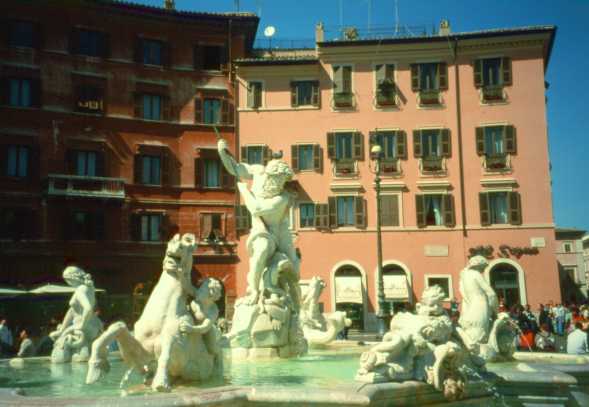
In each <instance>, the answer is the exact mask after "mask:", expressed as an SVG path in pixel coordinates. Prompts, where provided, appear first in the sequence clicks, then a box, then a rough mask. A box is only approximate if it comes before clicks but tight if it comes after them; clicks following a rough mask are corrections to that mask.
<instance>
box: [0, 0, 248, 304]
mask: <svg viewBox="0 0 589 407" xmlns="http://www.w3.org/2000/svg"><path fill="white" fill-rule="evenodd" d="M0 15H2V16H3V21H2V25H3V26H4V27H5V29H4V31H3V33H2V34H3V35H2V36H3V38H2V39H1V41H0V81H1V91H0V95H1V99H0V284H7V285H13V286H14V285H17V284H22V285H24V286H27V287H28V286H30V285H34V284H37V283H41V282H47V281H60V280H61V277H60V275H61V271H62V269H63V267H64V266H65V265H66V264H71V263H75V264H78V265H80V266H82V267H84V268H85V269H86V270H88V271H89V272H91V273H92V274H93V276H94V278H95V282H96V285H97V286H98V287H102V288H106V289H107V290H108V291H109V292H113V293H120V294H124V293H131V292H132V290H133V288H134V287H135V286H136V285H137V284H138V283H149V282H150V281H154V280H156V279H157V278H158V276H159V273H160V272H161V259H162V256H163V254H164V250H165V243H166V242H167V240H168V239H169V237H171V236H172V235H173V234H174V233H185V232H192V233H195V234H196V235H197V240H198V241H199V249H198V251H197V253H196V254H195V261H194V270H193V278H194V279H195V280H196V279H198V278H199V277H201V276H215V277H218V278H220V279H222V280H224V283H225V287H226V291H227V296H228V297H229V299H231V297H235V278H234V276H233V273H234V270H235V264H236V263H237V261H238V258H237V255H236V251H235V240H236V236H235V233H234V230H235V227H234V203H235V191H234V182H233V181H232V180H231V179H229V177H228V176H227V174H226V173H224V170H223V168H222V165H220V163H219V162H218V158H217V155H216V154H215V153H214V152H215V150H214V149H215V147H216V137H215V132H214V127H215V126H216V127H217V128H218V129H219V131H220V133H221V134H222V136H223V137H224V138H225V139H227V140H228V141H229V144H230V145H233V146H235V145H236V138H235V131H234V129H235V127H234V114H233V111H234V107H233V106H234V105H233V93H234V92H233V89H234V84H233V83H234V82H233V77H232V74H231V63H230V61H231V60H233V59H235V58H240V57H244V56H247V55H248V53H249V51H250V50H251V47H252V44H253V39H254V36H255V32H256V29H257V25H258V18H257V17H256V16H254V15H252V14H246V13H222V14H210V13H193V12H179V11H176V10H173V9H172V10H167V9H162V8H154V7H147V6H141V5H133V4H129V3H120V2H116V1H112V2H110V1H95V0H80V1H74V2H67V3H65V2H64V3H63V4H60V2H51V3H50V2H42V3H39V2H26V1H25V2H23V1H12V0H9V1H4V2H2V4H1V5H0Z"/></svg>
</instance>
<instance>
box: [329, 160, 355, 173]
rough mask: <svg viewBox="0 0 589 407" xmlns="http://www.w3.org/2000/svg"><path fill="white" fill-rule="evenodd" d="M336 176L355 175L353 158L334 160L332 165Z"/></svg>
mask: <svg viewBox="0 0 589 407" xmlns="http://www.w3.org/2000/svg"><path fill="white" fill-rule="evenodd" d="M333 169H334V174H335V176H336V177H338V176H339V177H346V176H352V175H355V174H356V172H357V169H356V161H355V160H350V159H347V160H336V161H335V162H334V165H333Z"/></svg>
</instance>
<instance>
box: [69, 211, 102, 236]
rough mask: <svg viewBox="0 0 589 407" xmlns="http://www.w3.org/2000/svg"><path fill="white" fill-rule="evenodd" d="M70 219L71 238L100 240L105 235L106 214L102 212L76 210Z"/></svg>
mask: <svg viewBox="0 0 589 407" xmlns="http://www.w3.org/2000/svg"><path fill="white" fill-rule="evenodd" d="M68 221H69V222H70V226H71V230H70V235H69V238H70V239H73V240H100V239H102V238H103V237H104V215H103V213H101V212H88V211H74V212H73V214H72V216H71V218H70V219H69V220H68Z"/></svg>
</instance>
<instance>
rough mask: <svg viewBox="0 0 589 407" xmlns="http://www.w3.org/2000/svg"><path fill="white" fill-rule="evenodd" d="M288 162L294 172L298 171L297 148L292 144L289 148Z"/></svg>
mask: <svg viewBox="0 0 589 407" xmlns="http://www.w3.org/2000/svg"><path fill="white" fill-rule="evenodd" d="M290 162H291V166H292V170H293V171H294V172H298V171H299V146H298V145H297V144H293V145H292V146H290Z"/></svg>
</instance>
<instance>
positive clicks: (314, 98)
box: [311, 81, 321, 107]
mask: <svg viewBox="0 0 589 407" xmlns="http://www.w3.org/2000/svg"><path fill="white" fill-rule="evenodd" d="M312 91H313V95H312V99H311V103H312V104H313V106H317V107H319V105H320V103H321V102H320V99H321V96H320V93H319V81H313V85H312Z"/></svg>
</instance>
